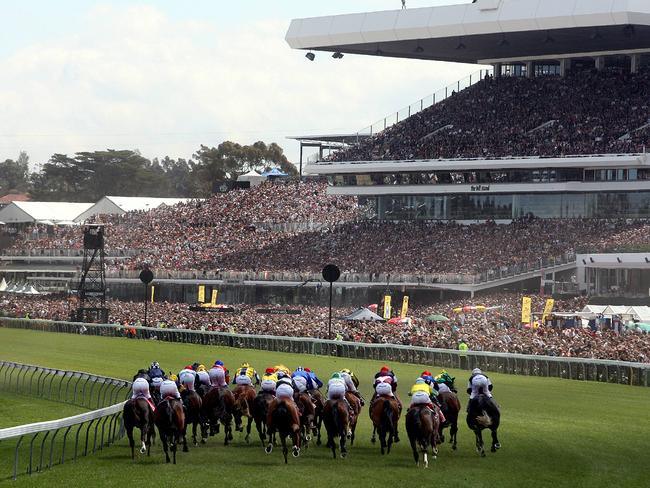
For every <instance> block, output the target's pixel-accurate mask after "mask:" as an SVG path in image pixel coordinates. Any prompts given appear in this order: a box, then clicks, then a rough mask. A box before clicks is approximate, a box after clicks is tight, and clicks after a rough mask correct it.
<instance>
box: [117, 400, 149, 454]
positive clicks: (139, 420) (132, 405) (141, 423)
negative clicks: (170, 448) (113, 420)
mask: <svg viewBox="0 0 650 488" xmlns="http://www.w3.org/2000/svg"><path fill="white" fill-rule="evenodd" d="M153 417H154V414H153V409H152V408H151V407H150V406H149V402H147V400H145V399H144V398H134V399H131V400H128V401H127V402H126V403H124V409H123V410H122V418H123V419H124V429H126V435H127V437H128V438H129V445H130V446H131V459H135V441H134V440H133V429H134V428H138V429H140V442H142V447H141V448H140V454H144V453H145V452H146V453H147V456H149V455H150V454H151V441H152V439H153V438H154V437H155V436H156V431H155V430H154V422H153Z"/></svg>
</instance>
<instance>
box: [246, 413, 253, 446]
mask: <svg viewBox="0 0 650 488" xmlns="http://www.w3.org/2000/svg"><path fill="white" fill-rule="evenodd" d="M252 426H253V417H248V424H247V425H246V437H244V440H245V441H246V444H248V443H249V442H250V440H251V427H252Z"/></svg>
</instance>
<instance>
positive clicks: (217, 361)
mask: <svg viewBox="0 0 650 488" xmlns="http://www.w3.org/2000/svg"><path fill="white" fill-rule="evenodd" d="M214 365H215V366H223V361H221V360H220V359H217V360H216V361H215V362H214Z"/></svg>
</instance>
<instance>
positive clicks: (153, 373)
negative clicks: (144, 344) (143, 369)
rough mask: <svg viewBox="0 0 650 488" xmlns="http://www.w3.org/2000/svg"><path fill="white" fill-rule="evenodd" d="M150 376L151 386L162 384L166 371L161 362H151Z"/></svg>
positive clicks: (158, 386)
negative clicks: (161, 366)
mask: <svg viewBox="0 0 650 488" xmlns="http://www.w3.org/2000/svg"><path fill="white" fill-rule="evenodd" d="M148 374H149V378H151V386H153V387H154V388H160V385H161V384H162V382H163V381H164V380H165V373H164V371H163V370H162V369H161V368H160V364H158V362H157V361H154V362H152V363H151V366H150V367H149V371H148Z"/></svg>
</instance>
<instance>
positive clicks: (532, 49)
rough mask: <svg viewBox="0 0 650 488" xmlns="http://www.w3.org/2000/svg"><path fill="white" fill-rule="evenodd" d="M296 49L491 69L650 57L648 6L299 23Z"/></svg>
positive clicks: (630, 3) (502, 7)
mask: <svg viewBox="0 0 650 488" xmlns="http://www.w3.org/2000/svg"><path fill="white" fill-rule="evenodd" d="M286 40H287V42H288V44H289V45H290V46H291V47H292V48H294V49H306V50H313V51H329V52H342V53H351V54H366V55H374V56H386V57H400V58H414V59H429V60H439V61H454V62H462V63H479V64H489V63H491V62H496V61H499V60H516V59H521V58H525V59H531V58H534V57H537V58H541V59H543V58H544V57H549V58H555V59H557V58H560V57H566V56H568V55H572V56H576V57H578V56H580V55H582V54H584V55H587V54H590V55H594V54H598V53H601V54H609V53H615V52H618V51H624V52H633V51H634V50H640V51H644V50H648V49H650V2H648V1H646V0H477V1H476V2H475V3H467V4H461V5H448V6H441V7H425V8H416V9H402V10H389V11H383V12H367V13H358V14H348V15H333V16H327V17H314V18H306V19H295V20H293V21H292V22H291V25H290V27H289V30H288V32H287V35H286Z"/></svg>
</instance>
